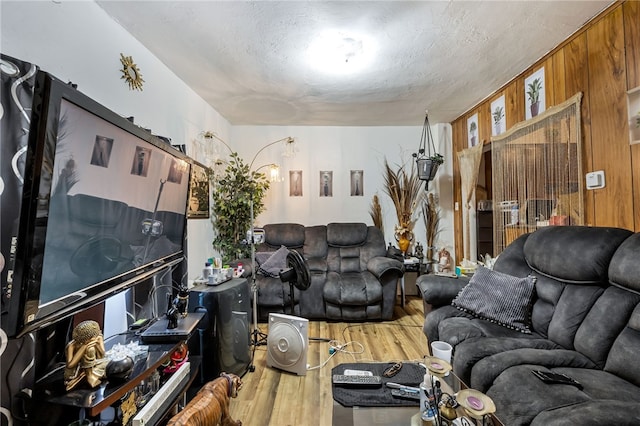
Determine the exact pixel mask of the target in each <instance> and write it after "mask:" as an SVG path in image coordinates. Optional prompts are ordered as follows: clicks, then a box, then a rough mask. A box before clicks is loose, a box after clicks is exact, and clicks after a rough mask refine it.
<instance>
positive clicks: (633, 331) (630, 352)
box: [604, 305, 640, 393]
mask: <svg viewBox="0 0 640 426" xmlns="http://www.w3.org/2000/svg"><path fill="white" fill-rule="evenodd" d="M638 354H640V305H636V308H635V309H634V310H633V313H632V314H631V318H629V322H628V325H627V326H626V327H625V328H624V330H622V333H620V335H618V338H617V339H616V340H615V342H613V346H612V347H611V351H610V352H609V357H608V358H607V363H606V365H605V366H604V369H605V371H609V372H611V373H613V374H616V375H618V376H620V377H623V378H624V379H626V380H628V381H630V382H631V383H633V384H635V385H636V386H640V363H639V362H638V360H637V357H638ZM638 392H639V393H640V389H639V390H638Z"/></svg>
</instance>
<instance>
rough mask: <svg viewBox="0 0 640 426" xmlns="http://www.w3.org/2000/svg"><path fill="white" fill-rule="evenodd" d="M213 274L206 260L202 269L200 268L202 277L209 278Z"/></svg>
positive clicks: (206, 279)
mask: <svg viewBox="0 0 640 426" xmlns="http://www.w3.org/2000/svg"><path fill="white" fill-rule="evenodd" d="M212 276H213V268H212V267H211V263H209V262H206V263H205V264H204V269H203V270H202V278H204V280H205V281H208V280H209V277H212Z"/></svg>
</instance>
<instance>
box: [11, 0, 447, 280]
mask: <svg viewBox="0 0 640 426" xmlns="http://www.w3.org/2000/svg"><path fill="white" fill-rule="evenodd" d="M0 8H1V9H0V12H1V39H0V51H2V53H4V54H7V55H10V56H13V57H16V58H18V59H22V60H25V61H29V62H32V63H35V64H37V65H38V66H40V68H41V69H43V70H45V71H48V72H50V73H52V74H53V75H55V76H56V77H58V78H59V79H61V80H63V81H71V82H73V83H75V84H77V85H78V89H79V90H80V91H82V92H83V93H85V94H86V95H88V96H89V97H91V98H93V99H95V100H96V101H98V102H100V103H102V104H103V105H105V106H106V107H108V108H110V109H112V110H113V111H115V112H117V113H119V114H121V115H122V116H125V117H128V116H134V117H135V122H136V124H138V125H140V126H142V127H144V128H150V129H152V131H153V132H154V133H155V134H158V135H162V136H167V137H170V138H171V139H172V141H173V143H174V144H178V143H179V144H183V143H184V144H187V146H188V152H187V153H188V154H190V153H191V152H190V151H189V149H190V148H193V143H194V140H195V139H196V137H197V135H198V134H199V133H200V132H201V131H203V130H211V131H215V132H216V134H217V135H218V136H220V137H221V138H222V139H224V140H226V141H228V142H229V143H230V144H231V146H232V147H234V148H237V150H238V152H239V153H240V154H241V155H242V156H243V158H244V159H245V160H246V161H247V162H249V161H251V159H252V158H253V156H254V155H255V153H256V152H257V151H258V150H259V149H260V148H261V147H262V146H264V145H265V144H267V143H269V142H271V141H274V140H277V139H280V138H283V137H286V136H293V137H295V138H296V141H297V146H298V148H299V152H298V155H297V156H296V157H295V158H293V159H290V160H288V161H287V162H283V161H282V158H281V157H280V156H279V151H280V147H279V146H273V147H270V148H268V149H266V150H265V151H264V152H262V153H261V154H260V155H259V157H258V158H257V159H256V162H255V167H259V166H260V165H263V164H266V163H269V162H277V163H280V164H281V165H282V173H283V174H284V175H286V179H285V181H284V182H282V183H280V184H274V185H273V187H272V189H270V190H269V192H268V194H267V198H266V207H267V211H266V212H265V213H264V214H263V215H261V216H260V217H259V218H258V223H260V224H266V223H275V222H298V223H301V224H305V225H313V224H326V223H329V222H331V221H363V222H366V223H372V222H371V218H370V216H369V207H370V205H371V199H372V196H373V195H374V194H376V193H377V194H378V195H379V197H380V200H381V204H382V209H383V214H384V216H385V231H386V232H385V234H386V239H387V241H394V240H393V227H394V225H395V224H396V222H397V220H396V219H395V212H394V210H393V206H392V204H391V202H390V200H389V199H388V197H386V196H385V195H384V194H383V191H382V172H383V164H384V159H385V158H386V159H387V160H388V161H389V163H390V164H391V165H395V164H399V163H401V162H403V161H407V162H408V161H410V160H411V153H412V152H414V151H415V150H416V149H417V147H418V144H419V141H420V134H421V127H420V126H416V127H271V126H231V125H230V124H229V122H228V121H227V120H226V119H225V118H224V117H222V116H221V115H220V114H218V113H217V111H215V110H214V109H213V108H212V107H211V106H209V105H208V104H206V103H205V102H204V100H203V99H202V98H200V97H199V96H198V95H196V94H195V93H194V92H193V91H192V90H191V89H190V88H189V87H187V86H186V84H184V82H182V80H180V79H179V78H178V77H177V76H175V75H174V74H173V73H172V72H171V71H170V70H169V69H168V68H167V67H166V66H165V65H164V64H163V63H161V62H160V61H159V60H158V59H157V58H156V57H155V56H153V55H152V54H151V53H150V52H149V51H148V50H147V49H146V48H144V47H143V46H142V45H141V44H140V43H139V42H138V41H137V40H136V39H135V38H133V36H131V35H130V34H129V33H127V32H126V31H124V30H123V29H122V28H121V27H120V26H119V25H118V24H117V23H115V22H114V21H113V20H112V19H111V18H110V17H108V16H107V15H106V14H105V13H104V11H103V10H102V9H101V8H100V7H98V6H97V5H96V4H95V3H93V2H87V1H63V2H59V3H54V2H52V1H33V2H28V1H27V2H24V1H23V2H19V1H16V2H9V1H1V2H0ZM120 53H123V54H124V55H125V56H132V58H133V60H134V62H135V63H136V64H137V66H138V67H139V69H140V71H141V74H142V78H143V79H144V80H145V82H144V90H143V91H141V92H140V91H132V90H130V89H129V87H128V85H127V84H126V83H125V81H124V80H122V79H121V78H120V76H121V74H122V73H121V71H120V69H121V67H122V65H121V63H120ZM432 131H433V135H434V137H435V138H436V141H437V144H438V146H439V148H438V150H439V151H440V152H442V153H443V154H444V155H445V158H446V162H445V164H444V165H443V166H441V169H440V171H439V172H438V176H437V178H436V182H435V183H431V184H430V186H429V190H434V191H435V192H436V193H437V194H440V208H441V211H442V219H441V224H442V225H441V229H442V231H441V233H440V238H439V240H438V244H437V245H438V246H447V247H448V248H449V249H450V250H451V251H452V254H453V255H454V256H455V253H453V211H452V209H453V200H452V194H453V191H452V153H451V129H450V126H449V125H448V124H446V125H436V126H432ZM196 159H198V158H196ZM289 170H302V171H303V179H304V181H303V184H304V188H303V189H304V193H303V194H304V195H303V196H302V197H289V196H288V183H289V180H288V171H289ZM320 170H333V180H334V188H333V189H334V195H333V197H330V198H329V197H323V198H321V197H319V195H318V185H319V184H318V179H319V174H318V173H319V171H320ZM350 170H364V196H362V197H351V196H350V194H349V186H348V179H349V171H350ZM188 235H189V247H188V251H189V277H190V279H193V278H194V277H196V276H198V275H200V274H201V270H202V264H203V262H204V260H205V259H206V258H207V257H211V256H212V255H213V254H214V252H213V249H212V246H211V241H212V240H213V231H212V227H211V222H210V221H209V220H206V219H200V220H189V223H188ZM416 235H417V239H418V241H421V242H422V243H423V245H424V242H425V233H424V224H423V221H422V218H419V220H418V222H417V225H416Z"/></svg>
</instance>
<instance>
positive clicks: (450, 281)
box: [416, 274, 469, 306]
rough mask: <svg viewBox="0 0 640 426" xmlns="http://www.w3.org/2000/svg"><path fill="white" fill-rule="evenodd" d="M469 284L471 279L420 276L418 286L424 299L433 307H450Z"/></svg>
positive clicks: (429, 275)
mask: <svg viewBox="0 0 640 426" xmlns="http://www.w3.org/2000/svg"><path fill="white" fill-rule="evenodd" d="M468 283H469V277H458V278H449V277H442V276H439V275H433V274H428V275H420V276H419V277H418V279H417V280H416V284H417V285H418V287H420V292H421V293H422V298H423V299H424V301H425V302H426V303H428V304H430V305H432V306H442V305H449V304H451V301H452V300H453V299H454V298H455V297H456V296H457V295H458V293H459V292H460V290H462V288H463V287H464V286H466V285H467V284H468Z"/></svg>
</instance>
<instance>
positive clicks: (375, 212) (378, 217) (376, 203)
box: [369, 194, 384, 234]
mask: <svg viewBox="0 0 640 426" xmlns="http://www.w3.org/2000/svg"><path fill="white" fill-rule="evenodd" d="M369 214H370V215H371V219H372V220H373V226H375V227H376V228H378V229H380V231H382V233H383V234H384V224H383V222H382V206H380V199H379V198H378V195H377V194H376V195H374V196H373V200H371V207H370V208H369Z"/></svg>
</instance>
